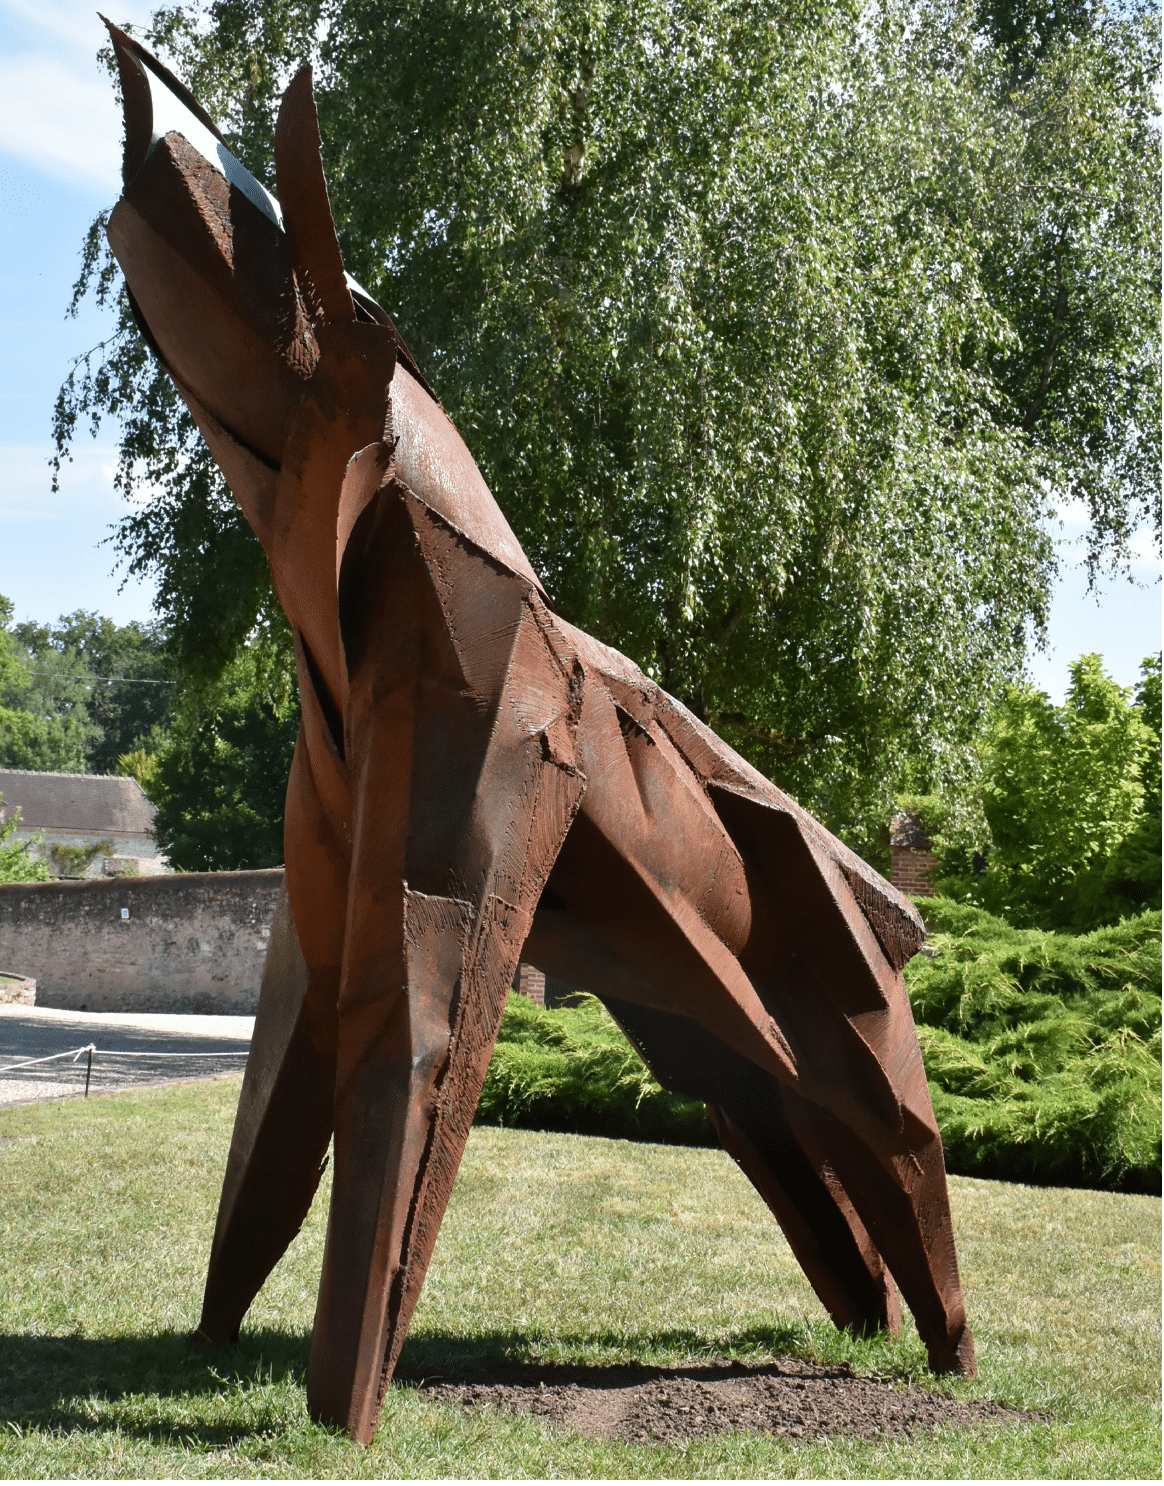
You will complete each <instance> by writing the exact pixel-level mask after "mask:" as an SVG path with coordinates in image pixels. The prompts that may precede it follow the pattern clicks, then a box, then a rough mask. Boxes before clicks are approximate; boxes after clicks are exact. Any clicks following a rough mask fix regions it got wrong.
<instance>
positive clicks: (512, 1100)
mask: <svg viewBox="0 0 1164 1486" xmlns="http://www.w3.org/2000/svg"><path fill="white" fill-rule="evenodd" d="M477 1123H478V1124H481V1125H509V1126H513V1127H515V1128H517V1129H526V1130H565V1131H569V1132H573V1133H575V1134H578V1135H609V1136H612V1137H614V1138H616V1139H622V1140H650V1141H658V1142H661V1143H663V1144H665V1145H717V1144H718V1139H717V1137H716V1134H715V1131H714V1130H713V1129H712V1126H711V1122H710V1121H709V1120H708V1118H707V1115H706V1113H705V1112H704V1108H703V1105H702V1104H697V1103H693V1102H692V1101H691V1100H690V1099H680V1098H678V1097H677V1096H676V1095H674V1094H669V1093H668V1092H667V1091H666V1090H665V1089H663V1088H661V1087H660V1086H659V1084H658V1083H656V1081H655V1079H654V1078H653V1077H652V1076H651V1074H650V1073H649V1072H648V1070H647V1068H646V1067H645V1066H644V1064H643V1061H642V1059H641V1058H640V1057H639V1055H638V1053H636V1052H635V1050H634V1048H632V1047H631V1045H630V1043H629V1042H627V1040H626V1038H625V1037H624V1036H623V1034H622V1032H621V1031H620V1030H619V1028H618V1027H617V1026H616V1025H615V1023H614V1021H613V1020H612V1019H611V1017H610V1014H609V1013H608V1012H607V1011H606V1010H605V1008H604V1007H603V1006H602V1003H601V1002H600V1001H597V1000H595V998H594V997H593V996H578V997H576V998H575V1000H574V1004H573V1005H571V1006H566V1007H561V1008H558V1009H556V1010H553V1011H547V1010H545V1009H544V1008H543V1007H540V1006H537V1005H535V1004H534V1002H532V1001H531V1000H530V999H529V998H528V997H527V996H519V995H516V994H513V995H511V996H510V998H509V1002H508V1004H507V1006H506V1008H505V1015H504V1017H503V1018H502V1022H501V1030H500V1031H499V1032H498V1034H497V1042H496V1044H495V1045H494V1050H493V1058H492V1061H491V1062H490V1064H489V1073H488V1075H487V1077H486V1079H485V1087H484V1089H483V1090H482V1092H481V1099H480V1102H479V1103H478V1105H477Z"/></svg>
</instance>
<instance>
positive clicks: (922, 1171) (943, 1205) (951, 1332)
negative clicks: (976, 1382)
mask: <svg viewBox="0 0 1164 1486" xmlns="http://www.w3.org/2000/svg"><path fill="white" fill-rule="evenodd" d="M788 1109H789V1114H790V1117H791V1123H792V1126H793V1129H794V1130H796V1131H797V1132H798V1133H799V1134H802V1135H803V1137H804V1138H805V1139H806V1140H810V1141H813V1142H816V1143H818V1144H819V1146H820V1148H821V1149H822V1150H823V1151H824V1152H825V1153H826V1156H827V1159H828V1162H829V1164H830V1166H831V1168H832V1170H833V1171H834V1172H835V1173H836V1176H837V1178H838V1180H839V1181H840V1182H841V1183H843V1185H844V1189H845V1192H846V1193H847V1194H848V1197H849V1199H850V1200H851V1202H852V1204H853V1206H854V1207H855V1208H856V1210H857V1212H858V1213H859V1214H860V1217H861V1220H862V1222H863V1223H864V1225H865V1227H866V1229H867V1230H868V1232H869V1236H870V1237H871V1239H872V1240H873V1242H874V1243H875V1244H876V1246H877V1248H878V1250H879V1251H880V1253H881V1255H882V1256H883V1258H884V1260H885V1262H886V1263H887V1264H888V1266H889V1268H890V1270H891V1272H892V1273H893V1276H894V1278H895V1279H896V1280H897V1283H898V1285H899V1286H900V1287H901V1293H902V1295H903V1296H904V1297H905V1300H906V1302H907V1303H908V1305H909V1308H910V1310H911V1311H912V1312H913V1316H914V1321H915V1322H916V1323H917V1329H918V1332H919V1334H920V1335H921V1338H922V1340H923V1341H924V1342H925V1344H926V1350H927V1352H928V1355H929V1364H930V1367H931V1368H932V1369H933V1371H934V1372H936V1373H961V1374H963V1375H964V1376H967V1377H973V1376H974V1375H975V1373H976V1371H977V1362H976V1359H975V1355H974V1338H973V1336H972V1335H971V1332H970V1328H969V1326H968V1325H967V1323H966V1305H965V1300H964V1297H963V1293H962V1280H961V1276H960V1274H959V1272H958V1257H957V1253H956V1252H955V1248H954V1232H953V1225H952V1223H951V1221H950V1209H949V1197H948V1194H947V1189H946V1167H945V1161H944V1159H943V1155H942V1140H941V1136H940V1135H939V1134H938V1132H937V1128H936V1126H935V1127H934V1128H933V1129H932V1130H930V1129H927V1128H926V1127H924V1126H923V1125H922V1124H921V1122H920V1121H917V1120H915V1119H914V1118H913V1117H912V1116H910V1115H909V1114H908V1113H907V1116H906V1120H907V1127H910V1126H912V1130H911V1132H910V1133H911V1139H910V1142H909V1149H907V1150H906V1151H903V1152H902V1153H901V1154H900V1155H898V1156H896V1157H892V1158H890V1159H888V1160H887V1159H886V1157H885V1155H884V1153H879V1152H876V1151H874V1150H873V1149H872V1148H871V1147H870V1145H869V1144H867V1143H866V1142H865V1141H864V1140H862V1139H861V1136H860V1134H859V1133H858V1132H857V1131H855V1130H853V1129H852V1128H851V1127H850V1126H849V1125H847V1124H846V1123H845V1122H844V1121H842V1120H840V1119H838V1118H837V1116H836V1115H835V1114H833V1113H832V1112H830V1111H829V1110H826V1109H822V1108H820V1107H819V1106H816V1105H812V1104H810V1103H809V1102H808V1101H807V1100H802V1099H795V1098H793V1099H792V1100H789V1101H788Z"/></svg>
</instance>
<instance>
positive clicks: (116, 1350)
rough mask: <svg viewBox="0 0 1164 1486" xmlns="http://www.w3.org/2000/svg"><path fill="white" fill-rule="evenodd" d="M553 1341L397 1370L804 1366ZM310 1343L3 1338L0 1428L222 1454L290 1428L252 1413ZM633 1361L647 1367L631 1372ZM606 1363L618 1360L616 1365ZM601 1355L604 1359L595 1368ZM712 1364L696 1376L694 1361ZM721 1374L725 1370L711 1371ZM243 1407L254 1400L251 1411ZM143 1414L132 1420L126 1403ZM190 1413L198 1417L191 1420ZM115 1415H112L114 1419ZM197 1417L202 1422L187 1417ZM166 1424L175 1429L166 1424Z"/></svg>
mask: <svg viewBox="0 0 1164 1486" xmlns="http://www.w3.org/2000/svg"><path fill="white" fill-rule="evenodd" d="M546 1341H547V1339H546V1338H545V1337H542V1336H536V1335H531V1334H529V1333H526V1332H521V1331H508V1332H495V1333H487V1334H486V1335H484V1336H480V1337H474V1338H466V1337H461V1336H447V1335H438V1336H421V1337H417V1338H416V1339H414V1340H413V1339H410V1340H409V1341H408V1342H406V1344H405V1346H404V1349H403V1351H402V1353H401V1358H400V1364H399V1366H398V1367H397V1370H396V1377H397V1379H398V1380H399V1382H400V1383H401V1384H402V1385H403V1386H404V1387H406V1388H408V1389H409V1391H412V1390H413V1389H415V1388H416V1386H417V1385H418V1384H420V1383H422V1382H425V1383H434V1382H443V1383H458V1384H459V1383H469V1382H480V1381H483V1380H486V1379H487V1380H490V1381H493V1382H507V1383H510V1382H512V1383H528V1382H530V1381H531V1380H532V1382H533V1383H534V1385H535V1386H536V1384H537V1382H539V1381H542V1380H545V1382H546V1383H547V1384H549V1383H550V1382H551V1381H554V1382H558V1383H565V1382H572V1381H577V1382H579V1383H582V1382H583V1381H585V1384H586V1385H587V1386H590V1387H619V1386H627V1384H628V1383H630V1382H632V1381H633V1382H643V1381H646V1380H648V1379H649V1378H653V1377H658V1376H660V1375H661V1371H662V1369H663V1368H666V1369H667V1371H668V1372H669V1373H673V1372H674V1369H675V1363H672V1362H669V1361H667V1360H666V1359H667V1356H668V1354H670V1356H672V1357H675V1356H685V1358H686V1359H688V1365H686V1366H683V1367H682V1371H683V1373H684V1376H691V1377H697V1376H701V1375H703V1374H704V1373H705V1372H706V1373H707V1374H708V1375H711V1373H712V1372H714V1373H716V1374H720V1373H722V1371H723V1367H724V1364H725V1362H727V1363H730V1361H731V1359H733V1358H747V1357H750V1356H754V1355H756V1354H757V1353H762V1354H764V1356H765V1357H768V1358H770V1357H772V1356H773V1355H776V1356H789V1355H803V1353H804V1352H805V1350H806V1347H807V1346H808V1332H807V1330H806V1328H805V1327H803V1326H799V1325H794V1326H783V1327H777V1328H769V1329H761V1328H755V1329H750V1330H746V1331H741V1332H740V1333H738V1334H735V1335H732V1336H731V1337H728V1338H725V1339H724V1340H723V1342H722V1344H721V1345H719V1346H717V1347H716V1348H714V1349H709V1347H708V1344H707V1341H706V1338H704V1337H702V1336H700V1335H699V1334H698V1333H696V1332H693V1331H692V1332H688V1331H668V1332H660V1333H657V1334H654V1333H652V1334H649V1335H643V1336H635V1337H629V1336H627V1335H626V1334H625V1333H623V1334H617V1335H616V1334H613V1333H612V1334H602V1333H594V1334H590V1335H586V1336H555V1337H554V1338H553V1339H552V1349H553V1351H554V1352H555V1353H556V1354H558V1356H562V1355H563V1354H564V1355H565V1356H566V1357H569V1356H571V1355H573V1356H584V1357H586V1358H587V1360H586V1361H585V1362H567V1361H547V1360H544V1356H545V1352H546V1350H547V1346H546ZM310 1342H311V1338H310V1335H309V1333H307V1332H287V1331H277V1330H263V1331H245V1330H244V1332H243V1334H242V1336H241V1337H240V1339H239V1341H238V1343H237V1344H236V1345H234V1346H222V1347H207V1348H202V1347H193V1346H191V1345H190V1342H189V1340H188V1338H187V1336H186V1334H185V1333H182V1332H163V1333H152V1334H143V1335H136V1336H135V1335H129V1336H112V1337H87V1336H61V1337H53V1336H30V1335H27V1334H13V1333H8V1334H0V1427H3V1426H5V1425H14V1426H16V1427H17V1428H18V1429H20V1430H21V1431H22V1432H23V1431H35V1432H39V1431H45V1430H52V1431H54V1432H56V1431H65V1432H73V1431H77V1432H89V1431H101V1430H105V1429H110V1428H116V1429H118V1430H120V1431H121V1432H123V1433H126V1434H133V1435H137V1436H141V1437H148V1438H150V1439H153V1440H155V1441H158V1442H159V1443H161V1442H165V1441H167V1440H168V1441H170V1442H171V1443H184V1444H186V1445H187V1446H188V1445H189V1444H194V1445H195V1446H196V1447H198V1446H201V1447H204V1448H215V1447H221V1446H223V1445H227V1444H230V1443H231V1442H234V1441H240V1440H244V1439H246V1438H248V1437H254V1436H261V1435H270V1434H271V1433H273V1432H279V1431H281V1430H283V1429H285V1428H286V1427H287V1423H286V1419H285V1417H284V1414H285V1409H284V1407H283V1406H282V1405H280V1406H275V1405H274V1403H273V1402H272V1406H271V1407H270V1408H266V1407H262V1406H259V1407H255V1406H254V1405H255V1404H256V1403H259V1396H258V1395H259V1393H260V1390H264V1389H269V1388H270V1387H271V1385H273V1384H279V1383H283V1382H289V1383H290V1384H291V1385H292V1386H293V1387H296V1388H302V1387H303V1386H304V1376H305V1374H306V1370H307V1355H308V1350H309V1348H310ZM628 1351H630V1352H632V1353H634V1352H639V1353H641V1355H642V1357H643V1359H650V1360H649V1361H648V1360H641V1361H632V1360H628V1358H627V1353H628ZM603 1352H608V1353H614V1354H615V1355H614V1356H612V1357H611V1360H610V1362H609V1363H604V1362H603V1361H602V1360H601V1354H602V1353H603ZM596 1354H597V1356H596ZM693 1355H694V1356H696V1357H700V1358H706V1363H704V1362H702V1361H701V1362H697V1363H695V1364H694V1365H693V1366H692V1365H690V1362H689V1359H690V1358H691V1357H692V1356H693ZM714 1364H718V1366H715V1365H714ZM227 1395H234V1396H235V1397H236V1398H238V1399H239V1400H240V1406H239V1407H238V1408H237V1409H229V1408H228V1413H233V1414H234V1417H233V1418H231V1417H227V1418H223V1419H222V1422H221V1423H212V1422H210V1421H209V1420H205V1419H202V1420H200V1419H198V1418H197V1417H196V1416H197V1414H198V1412H199V1408H200V1404H199V1401H200V1400H201V1401H202V1407H205V1404H206V1402H207V1401H209V1400H210V1399H211V1398H213V1397H217V1398H222V1397H225V1396H227ZM246 1395H250V1400H249V1401H247V1402H244V1401H243V1400H244V1398H245V1396H246ZM131 1398H132V1399H135V1400H140V1401H141V1402H142V1403H143V1404H145V1403H147V1401H148V1406H147V1407H144V1408H141V1407H134V1408H125V1407H122V1406H120V1405H121V1404H122V1401H124V1400H127V1399H131ZM191 1405H193V1408H191ZM111 1406H112V1407H111ZM192 1414H193V1415H194V1416H195V1417H192ZM167 1415H169V1416H170V1417H167Z"/></svg>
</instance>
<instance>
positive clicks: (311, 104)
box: [106, 21, 419, 465]
mask: <svg viewBox="0 0 1164 1486" xmlns="http://www.w3.org/2000/svg"><path fill="white" fill-rule="evenodd" d="M106 25H107V26H108V27H109V32H110V36H111V37H112V40H113V47H114V52H115V55H116V58H117V64H118V69H119V72H120V77H121V86H122V96H123V100H124V108H125V154H124V161H123V168H122V174H123V179H124V182H125V188H124V191H123V194H122V198H121V200H120V202H119V203H118V205H117V207H116V209H115V210H114V212H113V214H112V216H111V218H110V222H109V238H110V242H111V243H112V246H113V249H114V252H115V254H116V255H117V258H118V261H119V262H120V263H121V266H122V268H123V269H124V271H125V275H126V279H127V282H128V284H129V290H130V296H131V303H132V305H133V310H134V314H135V316H136V317H137V320H138V324H139V326H140V328H141V330H142V332H143V334H144V335H145V336H146V338H147V339H148V340H149V342H150V344H151V346H152V347H153V349H154V350H155V352H156V353H157V355H158V356H159V357H160V359H161V360H162V361H163V362H164V363H165V365H166V367H167V368H168V370H169V371H170V373H171V374H172V376H173V377H174V380H175V381H176V382H177V384H178V386H179V387H180V388H181V390H182V391H183V393H184V394H185V393H189V394H191V395H192V396H193V397H194V399H196V400H197V401H198V402H199V403H200V404H201V405H202V407H204V408H205V409H206V410H207V411H209V412H210V413H211V414H212V415H213V416H214V417H215V418H216V419H217V420H218V421H219V422H220V423H222V424H223V426H224V427H226V428H227V429H229V430H230V432H231V433H232V434H233V435H234V436H235V438H236V439H237V440H238V441H239V443H240V444H242V445H243V446H244V447H245V448H247V449H250V450H251V451H252V452H253V453H254V454H256V455H257V456H258V457H259V458H260V459H262V460H263V461H265V462H267V463H268V464H271V465H278V464H279V463H280V462H281V458H282V454H283V451H284V447H285V444H286V439H287V434H288V431H289V428H290V424H291V421H292V419H293V418H294V415H295V413H296V411H297V409H298V407H299V404H300V402H301V401H302V396H303V389H304V384H305V382H306V381H307V380H308V379H309V378H310V377H311V374H312V373H313V371H314V370H315V367H316V365H317V363H318V360H319V355H320V342H319V332H320V330H321V329H322V328H324V327H325V326H327V325H330V324H341V325H342V324H351V323H353V322H364V323H366V324H368V325H377V326H380V327H382V338H383V340H384V342H385V348H386V349H388V348H391V349H392V350H393V351H395V352H397V353H399V354H402V356H403V358H404V359H405V360H406V361H407V362H409V363H411V361H412V358H411V357H410V356H409V355H408V352H407V350H406V349H405V347H404V346H403V343H402V342H401V340H400V338H399V336H398V335H397V334H396V332H395V330H394V328H393V327H392V324H391V321H390V320H389V318H388V316H387V315H386V314H385V312H384V311H383V310H382V309H381V308H380V306H379V305H378V304H377V303H376V302H375V300H374V299H372V297H371V295H369V294H368V293H367V291H366V290H364V289H362V288H361V287H360V286H359V285H358V284H357V283H356V281H355V280H354V279H352V278H351V276H350V275H349V274H347V272H346V271H345V269H344V265H343V259H342V256H341V254H340V247H339V242H338V240H337V237H336V232H335V227H334V224H333V221H332V215H331V208H330V204H329V201H328V194H327V186H326V183H325V181H324V175H323V166H322V162H321V159H320V139H319V129H318V124H317V121H316V111H315V100H314V96H313V92H312V80H311V68H310V67H309V66H305V67H303V68H301V69H300V71H299V72H298V73H297V74H296V76H295V78H294V79H293V81H292V83H291V85H290V87H289V88H288V89H287V92H286V94H285V95H284V98H283V103H282V107H281V109H280V112H279V120H278V125H277V128H276V135H275V172H276V180H277V184H278V191H279V199H278V200H276V198H275V197H274V196H272V195H271V194H270V192H268V191H267V190H266V189H265V187H264V186H262V185H261V184H260V182H259V181H257V180H256V179H255V177H254V176H253V175H251V173H250V172H249V171H248V170H247V169H246V167H245V166H244V165H243V164H242V163H241V162H240V161H239V160H238V159H237V158H236V157H235V156H234V155H233V154H232V153H231V151H230V150H229V148H228V147H227V145H226V142H225V141H224V139H223V137H222V135H221V133H220V132H219V130H218V129H217V127H216V126H215V124H214V121H213V120H212V119H211V117H210V115H209V114H208V113H207V112H206V111H205V109H203V108H202V107H201V105H200V104H199V103H198V102H197V100H196V99H195V98H194V97H193V95H192V94H191V93H190V92H189V91H188V90H187V89H186V88H185V87H184V86H183V85H182V84H181V83H180V82H179V81H178V80H177V78H175V77H174V76H173V75H172V74H171V73H170V72H169V71H168V70H167V69H166V68H165V67H163V66H162V64H161V63H160V62H158V61H157V59H156V58H155V57H153V56H151V54H150V53H149V52H148V51H146V49H145V48H144V47H142V46H141V45H140V44H139V43H137V42H136V41H134V40H133V39H132V38H131V37H129V36H127V35H126V34H125V33H124V32H122V31H120V30H119V29H118V28H117V27H116V26H114V25H112V24H111V23H109V22H108V21H107V22H106ZM410 369H411V370H412V371H413V372H415V371H416V369H415V366H414V365H412V366H411V367H410ZM417 375H419V374H418V373H417Z"/></svg>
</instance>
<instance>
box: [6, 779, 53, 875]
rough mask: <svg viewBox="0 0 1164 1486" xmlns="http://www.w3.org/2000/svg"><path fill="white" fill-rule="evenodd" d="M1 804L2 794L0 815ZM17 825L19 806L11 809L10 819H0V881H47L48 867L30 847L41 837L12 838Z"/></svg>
mask: <svg viewBox="0 0 1164 1486" xmlns="http://www.w3.org/2000/svg"><path fill="white" fill-rule="evenodd" d="M3 806H4V796H3V795H0V815H2V812H3ZM19 825H20V810H19V807H18V808H17V809H16V810H14V811H13V813H12V819H11V820H4V819H0V882H47V881H48V880H49V869H48V867H47V866H46V865H45V863H44V862H43V861H41V859H40V858H39V857H34V856H33V854H32V848H33V847H34V846H39V845H40V839H41V838H40V837H37V838H36V839H35V840H32V841H16V840H14V839H13V838H14V837H15V835H16V831H17V827H18V826H19Z"/></svg>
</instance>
